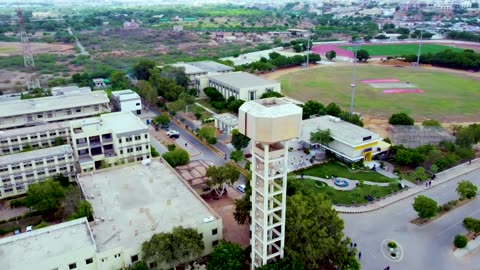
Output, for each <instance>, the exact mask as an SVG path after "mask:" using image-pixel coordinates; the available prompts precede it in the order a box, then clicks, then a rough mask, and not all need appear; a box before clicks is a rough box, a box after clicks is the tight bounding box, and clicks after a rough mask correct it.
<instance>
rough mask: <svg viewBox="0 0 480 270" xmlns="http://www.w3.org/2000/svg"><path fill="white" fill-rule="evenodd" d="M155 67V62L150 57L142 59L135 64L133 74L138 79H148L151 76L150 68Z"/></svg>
mask: <svg viewBox="0 0 480 270" xmlns="http://www.w3.org/2000/svg"><path fill="white" fill-rule="evenodd" d="M153 68H155V62H154V61H152V60H149V59H141V60H140V61H139V62H138V63H136V64H135V65H134V66H133V75H134V76H135V77H136V78H137V79H138V80H145V81H148V79H149V78H150V70H151V69H153Z"/></svg>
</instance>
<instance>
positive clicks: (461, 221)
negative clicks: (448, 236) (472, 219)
mask: <svg viewBox="0 0 480 270" xmlns="http://www.w3.org/2000/svg"><path fill="white" fill-rule="evenodd" d="M478 212H480V209H479V210H477V211H475V212H473V213H471V214H469V215H468V216H473V215H475V214H476V213H478ZM460 223H463V220H460V221H458V222H456V223H455V224H453V225H451V226H450V227H448V228H446V229H445V230H443V231H441V232H439V233H438V234H437V235H436V236H439V235H441V234H443V233H445V232H446V231H448V230H450V229H451V228H453V227H455V226H457V225H458V224H460Z"/></svg>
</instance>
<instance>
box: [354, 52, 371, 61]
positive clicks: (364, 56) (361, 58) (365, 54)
mask: <svg viewBox="0 0 480 270" xmlns="http://www.w3.org/2000/svg"><path fill="white" fill-rule="evenodd" d="M357 59H358V61H365V62H366V61H367V60H368V59H370V54H369V53H368V51H367V50H364V49H360V50H358V51H357Z"/></svg>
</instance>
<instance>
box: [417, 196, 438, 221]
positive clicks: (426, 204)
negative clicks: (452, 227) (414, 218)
mask: <svg viewBox="0 0 480 270" xmlns="http://www.w3.org/2000/svg"><path fill="white" fill-rule="evenodd" d="M413 209H414V210H415V211H416V212H417V213H418V216H419V217H421V218H431V217H434V216H435V215H436V214H437V212H438V205H437V202H436V201H435V200H433V199H430V198H428V197H427V196H424V195H420V196H418V197H416V198H415V201H414V203H413Z"/></svg>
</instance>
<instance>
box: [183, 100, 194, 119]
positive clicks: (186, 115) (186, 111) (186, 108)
mask: <svg viewBox="0 0 480 270" xmlns="http://www.w3.org/2000/svg"><path fill="white" fill-rule="evenodd" d="M194 104H195V103H194ZM194 104H190V105H187V106H185V117H188V107H190V106H192V105H194Z"/></svg>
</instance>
